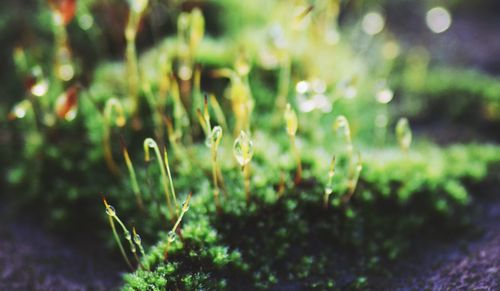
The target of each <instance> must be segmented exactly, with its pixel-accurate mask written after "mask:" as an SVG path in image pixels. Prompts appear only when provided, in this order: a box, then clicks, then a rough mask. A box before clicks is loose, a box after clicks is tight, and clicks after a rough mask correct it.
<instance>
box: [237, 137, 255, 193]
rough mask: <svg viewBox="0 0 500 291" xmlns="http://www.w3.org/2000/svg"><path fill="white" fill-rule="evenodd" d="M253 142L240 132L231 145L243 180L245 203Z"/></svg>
mask: <svg viewBox="0 0 500 291" xmlns="http://www.w3.org/2000/svg"><path fill="white" fill-rule="evenodd" d="M253 152H254V148H253V141H252V140H251V139H250V137H249V135H248V134H247V133H246V132H244V131H243V130H242V131H240V135H239V136H238V137H237V138H236V140H235V141H234V145H233V153H234V157H235V158H236V161H237V162H238V164H240V166H241V169H242V172H243V179H244V184H245V196H246V201H247V203H250V170H249V163H250V161H251V160H252V157H253Z"/></svg>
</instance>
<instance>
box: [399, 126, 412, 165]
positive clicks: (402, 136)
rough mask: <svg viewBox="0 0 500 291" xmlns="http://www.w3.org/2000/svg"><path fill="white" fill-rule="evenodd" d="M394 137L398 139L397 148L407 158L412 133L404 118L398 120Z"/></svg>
mask: <svg viewBox="0 0 500 291" xmlns="http://www.w3.org/2000/svg"><path fill="white" fill-rule="evenodd" d="M396 137H397V139H398V143H399V147H400V148H401V150H402V151H403V153H404V154H405V155H406V156H408V152H409V149H410V145H411V140H412V133H411V128H410V123H409V122H408V119H406V118H404V117H403V118H400V119H399V120H398V123H397V124H396Z"/></svg>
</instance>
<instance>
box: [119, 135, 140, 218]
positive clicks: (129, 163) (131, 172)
mask: <svg viewBox="0 0 500 291" xmlns="http://www.w3.org/2000/svg"><path fill="white" fill-rule="evenodd" d="M122 151H123V158H124V159H125V164H126V165H127V169H128V174H129V177H130V183H131V184H132V190H133V191H134V195H135V199H136V202H137V205H138V206H139V208H140V209H141V210H144V204H143V202H142V195H141V190H140V188H139V183H137V176H136V175H135V170H134V165H133V164H132V161H131V160H130V156H129V154H128V150H127V147H126V146H125V144H124V143H123V144H122Z"/></svg>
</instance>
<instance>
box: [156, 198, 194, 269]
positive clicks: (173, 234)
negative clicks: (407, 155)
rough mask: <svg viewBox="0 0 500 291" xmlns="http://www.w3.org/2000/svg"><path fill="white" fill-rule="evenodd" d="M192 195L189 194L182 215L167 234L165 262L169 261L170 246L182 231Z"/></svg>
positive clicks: (183, 205)
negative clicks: (181, 227)
mask: <svg viewBox="0 0 500 291" xmlns="http://www.w3.org/2000/svg"><path fill="white" fill-rule="evenodd" d="M191 195H192V193H189V195H188V196H187V198H186V200H185V201H184V203H183V204H182V209H181V214H180V215H179V217H178V218H177V221H176V222H175V224H174V226H173V227H172V229H171V230H170V231H169V232H168V234H167V245H166V247H165V250H164V253H163V257H164V260H167V259H168V251H169V248H170V245H171V244H172V243H173V242H174V241H175V238H176V236H177V235H176V233H177V231H180V228H179V225H180V223H181V222H182V218H183V217H184V214H186V212H187V211H188V210H189V202H190V201H191Z"/></svg>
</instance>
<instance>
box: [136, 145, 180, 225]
mask: <svg viewBox="0 0 500 291" xmlns="http://www.w3.org/2000/svg"><path fill="white" fill-rule="evenodd" d="M150 148H152V149H153V150H154V152H155V155H156V161H157V163H158V167H159V168H160V172H161V184H162V187H163V192H164V193H165V200H166V201H167V207H168V210H169V213H168V214H169V215H173V214H174V215H175V216H178V210H177V207H176V205H177V200H176V198H175V191H174V186H173V181H172V177H171V175H170V167H169V166H168V156H167V152H166V150H165V155H164V156H162V154H161V153H160V149H159V148H158V145H157V144H156V142H155V141H154V139H152V138H146V139H145V140H144V160H145V161H146V162H149V161H150V155H149V149H150ZM164 162H166V163H167V164H166V165H165V164H164ZM165 168H166V169H167V170H168V178H167V172H166V171H165ZM169 182H170V187H171V190H170V189H169V187H168V184H169ZM170 196H172V197H173V200H174V205H172V202H171V199H170Z"/></svg>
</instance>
